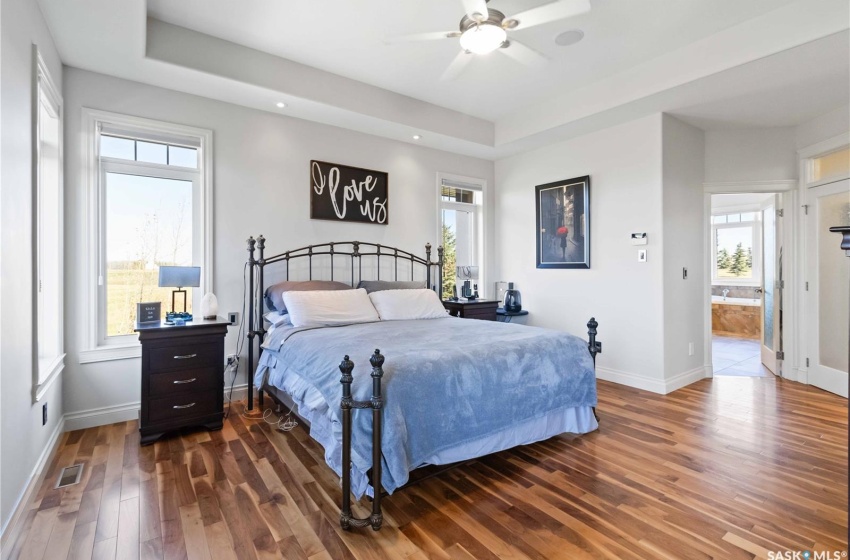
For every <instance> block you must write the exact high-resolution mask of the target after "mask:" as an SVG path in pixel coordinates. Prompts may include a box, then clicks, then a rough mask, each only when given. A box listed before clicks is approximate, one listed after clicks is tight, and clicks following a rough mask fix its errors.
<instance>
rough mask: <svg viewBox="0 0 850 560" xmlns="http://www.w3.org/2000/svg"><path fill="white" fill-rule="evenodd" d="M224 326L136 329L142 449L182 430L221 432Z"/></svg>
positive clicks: (220, 322)
mask: <svg viewBox="0 0 850 560" xmlns="http://www.w3.org/2000/svg"><path fill="white" fill-rule="evenodd" d="M229 325H230V323H228V322H226V321H225V320H223V319H221V318H216V319H215V320H210V321H204V320H195V321H191V322H189V323H186V324H185V325H180V326H176V325H165V324H161V325H153V326H144V325H143V326H139V327H137V328H136V332H138V333H139V342H141V343H142V408H141V411H140V412H139V432H140V433H141V443H142V445H147V444H149V443H153V442H154V441H156V440H157V439H159V438H160V437H161V436H162V435H163V434H165V433H166V432H170V431H172V430H176V429H178V428H184V427H187V426H202V427H204V428H207V429H208V430H220V429H221V426H222V418H223V417H224V336H225V335H226V334H227V327H228V326H229Z"/></svg>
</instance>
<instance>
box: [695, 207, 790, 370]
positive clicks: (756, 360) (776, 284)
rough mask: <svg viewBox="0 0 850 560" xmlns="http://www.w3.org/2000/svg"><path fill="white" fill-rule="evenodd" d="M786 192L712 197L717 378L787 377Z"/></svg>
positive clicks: (713, 342)
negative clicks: (784, 315)
mask: <svg viewBox="0 0 850 560" xmlns="http://www.w3.org/2000/svg"><path fill="white" fill-rule="evenodd" d="M782 215H783V196H782V194H781V193H740V194H737V193H736V194H716V195H712V196H711V214H710V216H711V218H710V223H709V227H710V236H709V238H710V247H711V250H710V251H709V255H708V256H709V259H710V262H709V267H708V270H710V271H711V272H710V275H711V282H710V291H709V293H708V294H707V297H708V298H709V299H710V306H711V348H712V351H711V356H712V364H711V365H712V370H713V372H714V375H724V376H726V375H731V376H741V377H768V376H772V375H779V376H781V375H782V357H783V354H782V290H781V287H782V286H783V281H784V278H783V272H782V270H783V266H782V265H783V263H782V260H783V259H782V257H783V247H782V238H783V236H782V231H781V228H782V220H781V217H782Z"/></svg>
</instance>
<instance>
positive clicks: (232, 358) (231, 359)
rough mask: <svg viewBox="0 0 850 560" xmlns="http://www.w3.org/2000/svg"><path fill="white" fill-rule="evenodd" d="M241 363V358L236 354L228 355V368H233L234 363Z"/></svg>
mask: <svg viewBox="0 0 850 560" xmlns="http://www.w3.org/2000/svg"><path fill="white" fill-rule="evenodd" d="M238 361H239V356H237V355H236V354H228V355H227V367H230V366H232V365H233V364H234V363H236V362H238Z"/></svg>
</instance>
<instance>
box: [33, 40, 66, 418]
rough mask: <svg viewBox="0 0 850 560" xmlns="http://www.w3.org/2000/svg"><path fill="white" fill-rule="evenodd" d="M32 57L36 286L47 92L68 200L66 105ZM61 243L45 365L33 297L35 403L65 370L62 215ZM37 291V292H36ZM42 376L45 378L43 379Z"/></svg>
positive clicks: (43, 66) (35, 49)
mask: <svg viewBox="0 0 850 560" xmlns="http://www.w3.org/2000/svg"><path fill="white" fill-rule="evenodd" d="M32 53H33V87H32V138H33V142H32V180H33V238H32V243H33V255H34V258H33V280H34V285H35V283H36V282H38V279H39V257H38V254H39V251H38V243H39V236H40V235H41V234H40V232H39V231H38V218H37V216H38V213H39V211H40V208H39V203H38V193H39V181H40V172H41V141H40V137H39V131H40V130H41V127H40V125H41V123H40V119H39V114H40V111H39V108H40V104H41V99H40V95H39V94H40V93H41V92H44V94H45V95H47V97H49V98H50V101H51V102H53V103H54V104H55V105H56V107H57V112H58V117H57V118H58V120H59V208H60V209H64V207H65V203H64V197H65V194H64V193H65V187H64V171H65V169H64V168H65V164H64V161H65V160H64V158H65V153H64V136H65V134H64V126H63V125H64V120H65V119H64V108H65V105H64V101H63V99H62V95H61V94H60V93H59V89H58V88H57V87H56V83H55V82H54V81H53V78H52V77H51V75H50V71H49V70H48V68H47V63H46V62H45V61H44V58H42V56H41V53H40V52H39V51H38V46H37V45H33V46H32ZM58 228H59V229H58V231H59V239H60V249H59V263H58V266H59V271H58V273H59V280H60V282H59V286H60V287H59V320H58V321H57V324H56V325H55V328H56V329H57V330H58V333H57V336H58V339H59V352H58V353H57V355H56V356H54V357H52V358H51V359H50V360H49V361H45V362H44V363H42V360H40V358H39V350H38V344H39V333H38V331H39V325H38V320H39V319H38V318H39V317H40V314H39V310H38V305H39V304H38V302H39V296H38V293H37V292H36V293H35V294H34V297H33V298H32V300H33V301H32V306H33V313H32V317H33V326H32V335H33V341H34V349H33V368H32V375H33V389H32V399H33V402H38V401H40V400H41V399H42V398H43V397H44V395H45V394H46V393H47V391H48V389H50V387H51V386H52V385H53V383H54V382H55V381H56V380H57V379H58V378H59V376H60V374H61V373H62V370H63V369H64V368H65V343H64V337H65V329H64V324H65V299H64V289H63V287H64V281H63V278H64V269H65V250H64V246H65V240H64V237H65V230H64V216H63V212H61V211H60V213H59V224H58ZM36 289H37V288H36ZM42 372H43V373H44V375H43V376H42V375H41V374H42Z"/></svg>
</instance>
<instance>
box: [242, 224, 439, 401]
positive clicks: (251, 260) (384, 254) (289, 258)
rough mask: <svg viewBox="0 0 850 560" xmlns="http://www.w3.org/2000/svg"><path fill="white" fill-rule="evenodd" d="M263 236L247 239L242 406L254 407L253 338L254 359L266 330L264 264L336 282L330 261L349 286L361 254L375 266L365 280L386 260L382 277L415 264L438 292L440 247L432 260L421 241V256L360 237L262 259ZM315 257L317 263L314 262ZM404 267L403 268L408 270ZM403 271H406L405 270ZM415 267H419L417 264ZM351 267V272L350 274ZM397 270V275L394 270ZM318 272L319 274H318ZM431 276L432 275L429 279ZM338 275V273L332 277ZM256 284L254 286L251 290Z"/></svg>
mask: <svg viewBox="0 0 850 560" xmlns="http://www.w3.org/2000/svg"><path fill="white" fill-rule="evenodd" d="M265 249H266V239H265V237H263V236H262V235H259V236H257V238H256V239H254V238H253V237H249V238H248V263H247V266H248V285H249V292H248V293H249V294H250V296H249V297H250V305H249V306H248V332H247V337H248V370H247V374H248V410H253V408H254V339H255V338H257V339H258V340H257V359H259V356H260V354H261V353H262V348H261V345H262V343H263V337H264V336H265V333H266V330H265V326H264V324H263V321H262V316H263V309H264V308H263V305H264V303H263V297H264V295H265V289H266V285H265V279H266V276H267V274H266V267H267V266H270V265H274V264H278V263H280V264H278V267H276V270H278V269H280V267H282V271H281V272H282V274H281V276H282V278H283V279H284V280H290V276H291V273H293V272H300V273H302V274H303V273H304V272H306V275H307V280H337V281H340V280H339V277H337V278H335V277H334V276H335V274H337V270H336V265H337V264H338V263H340V262H342V264H343V269H344V270H345V269H347V270H348V274H347V275H346V276H347V278H346V279H345V280H347V281H349V284H350V285H351V287H356V286H357V283H359V282H360V281H361V280H364V277H363V268H364V267H363V258H364V257H366V258H367V263H368V262H369V261H370V260H372V262H373V263H374V267H370V266H369V264H367V270H369V269H370V268H371V269H372V270H376V274H375V277H374V278H368V279H369V280H382V278H381V264H382V260H381V259H384V261H383V262H384V263H386V262H391V263H392V268H391V269H390V277H389V278H388V277H387V276H386V272H385V276H384V278H383V280H395V281H398V280H408V279H409V280H415V279H416V269H417V266H419V267H424V271H425V285H426V286H428V287H429V288H431V289H436V290H437V294H438V295H442V293H443V247H442V246H440V247H437V260H436V261H432V260H431V244H430V243H427V244H426V245H425V257H424V258H422V257H419V256H417V255H414V254H413V253H411V252H409V251H405V250H403V249H398V248H396V247H389V246H387V245H381V244H380V243H370V242H366V241H332V242H328V243H319V244H316V245H307V246H306V247H300V248H298V249H292V250H289V251H285V252H283V253H280V254H277V255H274V256H271V257H266V256H265ZM302 259H305V260H306V270H305V269H303V268H299V269H297V270H295V271H293V270H291V268H292V266H291V265H292V262H293V261H296V262H298V263H299V264H303V263H304V262H305V261H304V260H302ZM314 259H317V260H318V261H317V262H314ZM321 263H323V264H327V265H329V268H327V267H321V266H317V265H318V264H321ZM408 267H409V268H408ZM328 270H329V274H328V275H327V276H329V277H325V278H314V276H315V275H316V274H317V273H322V272H326V271H328ZM408 270H409V275H408V274H407V273H406V272H407V271H408ZM419 270H422V269H421V268H420V269H419ZM355 271H356V274H355ZM400 271H402V274H401V278H400V277H399V272H400ZM322 275H323V274H322ZM435 275H436V277H435ZM337 276H338V275H337ZM257 288H259V289H257ZM258 395H259V399H260V405H261V406H262V404H263V391H262V388H261V389H260V391H259V394H258Z"/></svg>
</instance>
